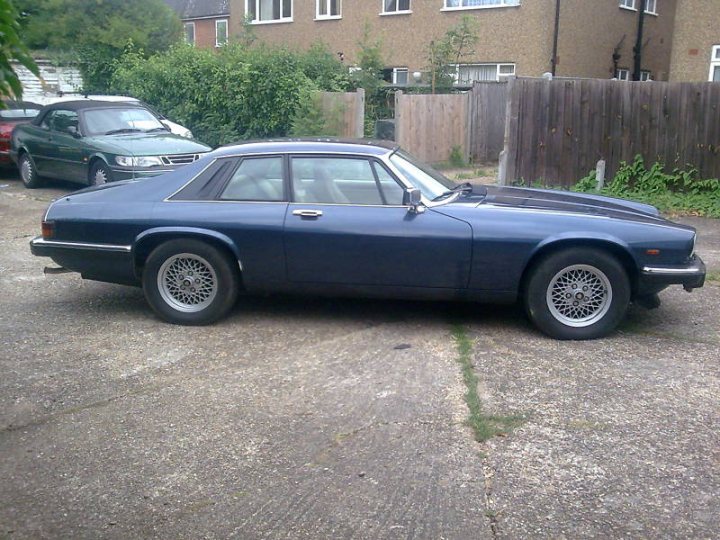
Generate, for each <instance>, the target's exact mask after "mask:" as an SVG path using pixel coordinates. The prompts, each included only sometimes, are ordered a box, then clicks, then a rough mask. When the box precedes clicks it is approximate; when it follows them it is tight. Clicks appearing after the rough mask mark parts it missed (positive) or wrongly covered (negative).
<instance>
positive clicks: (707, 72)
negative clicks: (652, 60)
mask: <svg viewBox="0 0 720 540" xmlns="http://www.w3.org/2000/svg"><path fill="white" fill-rule="evenodd" d="M670 80H672V81H687V82H692V81H708V80H709V81H718V82H720V2H718V0H682V1H681V2H678V7H677V14H676V16H675V32H674V35H673V52H672V62H671V67H670Z"/></svg>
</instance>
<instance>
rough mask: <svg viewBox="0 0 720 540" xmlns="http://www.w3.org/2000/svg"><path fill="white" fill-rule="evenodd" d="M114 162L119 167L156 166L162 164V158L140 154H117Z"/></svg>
mask: <svg viewBox="0 0 720 540" xmlns="http://www.w3.org/2000/svg"><path fill="white" fill-rule="evenodd" d="M115 163H117V164H118V165H120V166H121V167H139V168H146V167H156V166H158V165H162V164H163V162H162V159H160V158H159V157H157V156H141V157H130V156H117V157H116V158H115Z"/></svg>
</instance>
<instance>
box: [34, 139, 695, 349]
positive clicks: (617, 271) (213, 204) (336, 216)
mask: <svg viewBox="0 0 720 540" xmlns="http://www.w3.org/2000/svg"><path fill="white" fill-rule="evenodd" d="M42 233H43V234H42V236H40V237H38V238H35V239H34V240H32V242H31V249H32V253H33V254H35V255H38V256H41V257H50V258H52V259H53V260H54V261H55V262H56V263H57V264H58V265H60V267H62V269H67V270H70V271H75V272H79V273H80V274H81V275H82V277H83V278H85V279H93V280H99V281H106V282H111V283H120V284H127V285H136V286H142V287H143V290H144V292H145V296H146V298H147V301H148V303H149V304H150V306H151V307H152V308H153V309H154V310H155V312H156V313H157V314H158V315H159V316H160V317H162V318H163V319H165V320H166V321H169V322H171V323H176V324H187V325H199V324H208V323H211V322H213V321H216V320H218V319H219V318H221V317H222V316H224V315H225V314H226V313H227V312H228V311H229V310H230V309H231V307H232V306H233V305H234V303H235V302H236V299H237V297H238V295H239V294H241V293H243V294H244V293H248V294H251V293H270V292H286V293H303V294H310V295H337V296H365V297H382V298H413V299H437V300H440V299H442V300H464V301H474V302H492V303H512V302H516V301H518V300H519V301H521V302H523V303H524V305H525V308H526V311H527V313H528V315H529V317H530V319H531V320H532V321H533V322H534V323H535V325H536V326H537V327H538V328H539V329H540V330H542V331H543V332H545V333H546V334H548V335H550V336H553V337H555V338H558V339H591V338H597V337H600V336H604V335H606V334H608V333H609V332H611V331H612V330H613V329H614V328H615V327H616V326H617V324H618V323H619V322H620V321H621V320H622V318H623V316H624V314H625V312H626V309H627V307H628V304H629V303H630V302H637V303H639V304H641V305H644V306H647V307H656V306H657V305H659V300H658V296H657V293H658V292H659V291H661V290H662V289H664V288H665V287H667V286H668V285H672V284H679V285H682V286H684V287H685V289H686V290H688V291H689V290H692V289H693V288H696V287H702V285H703V283H704V280H705V266H704V264H703V262H702V261H701V260H700V258H699V257H697V256H696V255H695V253H694V249H695V239H696V235H695V230H694V229H692V228H691V227H686V226H683V225H678V224H675V223H672V222H670V221H668V220H666V219H664V218H662V217H660V216H659V215H658V211H657V209H656V208H654V207H652V206H649V205H645V204H640V203H636V202H629V201H622V200H617V199H612V198H608V197H602V196H594V195H586V194H576V193H568V192H562V191H551V190H540V189H522V188H513V187H496V186H487V187H480V186H475V187H473V186H471V185H469V184H460V185H455V183H453V182H451V181H450V180H448V179H447V178H445V177H444V176H442V175H441V174H440V173H438V172H436V171H434V170H433V169H432V168H430V167H428V166H426V165H424V164H422V163H420V162H418V161H417V160H415V159H414V158H413V157H411V156H410V155H408V154H406V153H405V152H403V151H402V150H400V149H399V148H397V147H394V146H391V145H387V144H384V143H377V142H368V141H340V140H314V141H313V140H280V141H262V142H250V143H246V144H239V145H234V146H228V147H224V148H220V149H218V150H216V151H214V152H211V153H209V154H207V155H206V156H204V157H202V158H201V159H199V160H198V161H196V162H195V163H193V164H191V165H188V166H186V167H184V168H182V169H179V170H177V171H174V172H171V173H168V174H165V175H163V176H160V177H157V178H154V179H151V180H145V181H141V182H138V181H122V182H114V183H111V184H105V185H101V186H96V187H91V188H87V189H84V190H81V191H78V192H75V193H72V194H70V195H67V196H65V197H63V198H62V199H60V200H58V201H56V202H54V203H53V204H52V205H51V206H50V207H49V208H48V210H47V213H46V215H45V218H44V220H43V223H42ZM56 270H58V271H59V269H56Z"/></svg>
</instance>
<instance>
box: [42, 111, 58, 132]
mask: <svg viewBox="0 0 720 540" xmlns="http://www.w3.org/2000/svg"><path fill="white" fill-rule="evenodd" d="M54 116H55V111H50V112H49V113H47V114H46V115H45V118H43V119H42V122H40V127H41V128H43V129H50V128H52V124H53V117H54Z"/></svg>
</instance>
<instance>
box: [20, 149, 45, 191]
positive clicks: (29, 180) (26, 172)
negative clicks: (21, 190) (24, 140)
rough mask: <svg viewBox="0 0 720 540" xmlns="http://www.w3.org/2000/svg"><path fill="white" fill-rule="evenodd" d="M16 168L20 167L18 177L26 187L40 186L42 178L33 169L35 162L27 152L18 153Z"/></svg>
mask: <svg viewBox="0 0 720 540" xmlns="http://www.w3.org/2000/svg"><path fill="white" fill-rule="evenodd" d="M18 169H20V179H21V180H22V183H23V185H24V186H25V187H26V188H28V189H35V188H36V187H40V185H41V184H42V180H41V178H40V177H39V176H38V173H37V170H36V169H35V163H34V162H33V160H32V158H31V157H30V154H28V153H27V152H23V153H22V154H20V157H19V158H18Z"/></svg>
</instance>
